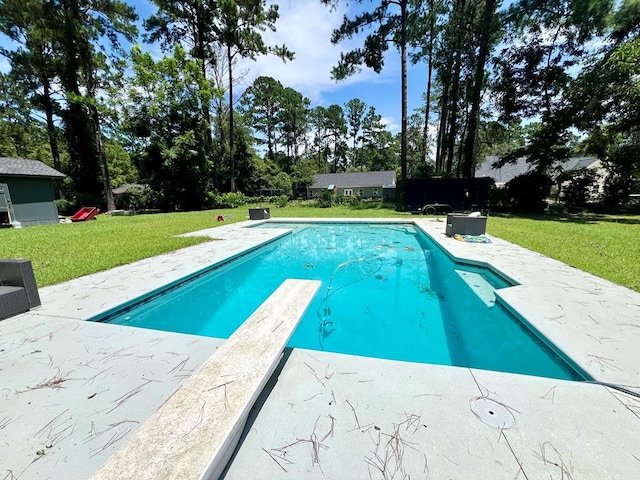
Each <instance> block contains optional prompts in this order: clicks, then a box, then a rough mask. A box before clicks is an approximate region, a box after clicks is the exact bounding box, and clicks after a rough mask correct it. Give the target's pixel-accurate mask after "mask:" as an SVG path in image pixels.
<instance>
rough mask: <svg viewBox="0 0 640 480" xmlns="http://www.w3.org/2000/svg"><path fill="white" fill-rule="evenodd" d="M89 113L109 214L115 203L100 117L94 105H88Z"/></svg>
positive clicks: (114, 207)
mask: <svg viewBox="0 0 640 480" xmlns="http://www.w3.org/2000/svg"><path fill="white" fill-rule="evenodd" d="M89 111H90V112H91V123H92V124H93V133H94V135H95V138H96V149H97V151H98V152H97V153H98V156H99V158H100V173H101V174H102V185H103V189H104V196H105V200H106V203H107V211H109V212H111V211H113V210H115V209H116V203H115V200H114V198H113V190H112V189H111V178H110V175H109V166H108V165H107V155H106V153H105V151H104V144H103V142H102V132H101V131H100V115H99V113H98V109H97V108H96V106H95V105H90V106H89Z"/></svg>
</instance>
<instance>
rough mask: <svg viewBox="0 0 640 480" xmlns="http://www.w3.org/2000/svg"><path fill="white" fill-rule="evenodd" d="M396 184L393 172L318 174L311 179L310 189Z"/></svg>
mask: <svg viewBox="0 0 640 480" xmlns="http://www.w3.org/2000/svg"><path fill="white" fill-rule="evenodd" d="M395 184H396V172H395V170H384V171H380V172H348V173H318V174H317V175H315V176H314V177H313V185H311V188H327V187H329V185H335V186H336V187H339V188H344V187H350V188H353V187H355V188H360V187H383V186H384V187H391V186H395Z"/></svg>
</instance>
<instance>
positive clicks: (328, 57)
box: [240, 0, 387, 104]
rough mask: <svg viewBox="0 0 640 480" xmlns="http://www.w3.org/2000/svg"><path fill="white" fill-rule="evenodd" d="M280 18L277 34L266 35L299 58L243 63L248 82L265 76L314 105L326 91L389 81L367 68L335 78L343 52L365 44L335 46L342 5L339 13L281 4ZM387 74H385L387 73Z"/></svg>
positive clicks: (313, 5)
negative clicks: (333, 39) (356, 84)
mask: <svg viewBox="0 0 640 480" xmlns="http://www.w3.org/2000/svg"><path fill="white" fill-rule="evenodd" d="M278 4H279V5H280V9H279V12H280V18H279V19H278V21H277V23H276V28H277V31H276V32H271V31H267V32H265V33H264V34H263V35H264V40H265V43H267V44H268V45H282V44H284V45H286V46H287V47H288V48H289V50H292V51H293V52H295V59H294V60H293V61H289V62H286V63H283V62H282V60H280V59H279V58H277V57H274V56H272V55H268V56H263V57H259V58H258V59H257V60H256V61H255V62H253V61H251V60H243V61H242V62H241V65H240V67H241V69H243V68H244V69H249V70H250V73H249V75H248V76H247V78H246V80H245V83H251V82H252V81H253V79H254V78H256V77H258V76H261V75H264V76H270V77H273V78H275V79H276V80H279V81H280V82H281V83H282V84H283V85H285V86H287V87H291V88H294V89H295V90H298V91H299V92H301V93H302V94H303V95H305V96H306V97H308V98H309V99H310V100H311V101H312V103H314V104H322V103H323V100H324V99H323V92H332V91H335V90H338V89H340V88H343V87H345V86H347V85H352V84H354V83H358V82H363V81H366V82H371V83H373V82H376V83H378V82H385V81H387V80H386V79H385V76H383V75H377V74H376V73H374V72H373V71H371V70H369V69H366V68H364V69H363V70H362V71H361V72H359V73H357V74H355V75H353V76H351V77H349V78H347V79H345V80H343V81H341V82H340V83H336V81H335V80H333V79H331V69H332V68H333V67H334V66H335V65H336V64H337V63H338V60H339V59H340V52H341V51H348V50H351V49H352V48H354V47H357V46H360V45H362V38H354V39H351V40H348V41H343V42H341V43H340V44H338V45H333V44H332V43H331V34H332V32H333V30H334V29H335V28H337V27H339V26H340V24H341V23H342V18H343V16H344V15H345V13H348V12H347V10H346V8H345V6H344V4H343V3H340V4H339V5H338V7H337V9H336V10H335V11H331V9H329V8H328V7H326V6H324V5H322V4H321V3H320V2H319V1H309V0H307V1H300V0H283V1H279V2H278ZM383 72H384V71H383Z"/></svg>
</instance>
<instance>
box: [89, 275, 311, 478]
mask: <svg viewBox="0 0 640 480" xmlns="http://www.w3.org/2000/svg"><path fill="white" fill-rule="evenodd" d="M319 287H320V282H319V281H315V280H291V279H289V280H285V281H284V282H283V283H282V285H280V287H278V289H277V290H276V291H275V292H274V293H273V294H272V295H271V296H270V297H269V298H268V299H267V300H266V301H265V302H264V303H263V304H262V305H261V306H260V307H259V308H258V309H257V310H256V311H255V312H254V313H253V314H252V315H251V316H250V317H249V318H248V319H247V320H246V321H245V322H244V323H243V324H242V325H241V326H240V327H239V328H238V329H237V330H236V331H235V332H234V333H233V335H231V337H229V339H228V340H226V341H225V342H224V343H223V344H222V345H221V346H220V347H219V348H218V349H217V350H216V351H215V353H213V354H212V355H211V357H209V359H208V360H207V361H206V362H205V363H204V364H203V365H202V367H201V368H200V370H198V371H197V372H195V373H194V374H193V375H192V376H191V377H189V378H188V379H187V381H185V383H184V384H183V385H182V386H181V387H180V388H179V389H178V390H177V391H176V392H175V393H174V394H173V396H171V397H170V398H169V399H168V400H167V401H166V402H165V403H164V404H163V405H162V406H161V407H160V408H159V409H158V410H157V411H156V412H155V413H154V414H153V415H152V416H151V417H150V418H149V419H148V420H147V421H146V422H145V423H144V424H143V425H142V426H141V427H140V428H139V429H138V430H137V431H136V432H135V433H134V434H133V435H132V437H131V438H130V439H129V440H128V441H127V442H125V444H124V445H122V447H121V448H120V449H119V450H118V451H116V453H115V454H114V455H112V456H111V457H110V458H109V459H108V460H107V461H106V462H105V463H104V464H103V465H102V466H101V467H100V468H99V469H98V470H97V471H96V472H95V474H94V475H93V477H92V478H93V479H94V480H115V479H118V480H120V479H135V480H142V479H171V480H178V479H216V478H218V477H219V476H220V474H221V473H222V472H223V470H224V468H225V466H226V464H227V462H228V461H229V458H230V457H231V454H232V453H233V450H234V448H235V446H236V444H237V442H238V439H239V438H240V435H241V433H242V430H243V428H244V425H245V423H246V420H247V417H248V415H249V411H250V409H251V407H252V406H253V404H254V403H255V402H256V400H257V398H258V396H259V395H260V393H261V392H262V389H263V388H264V386H265V384H266V383H267V381H268V380H269V377H270V376H271V374H272V373H273V371H274V370H275V368H276V366H277V365H278V362H279V361H280V359H281V357H282V353H283V351H284V348H285V346H286V344H287V342H288V341H289V338H290V337H291V335H292V334H293V331H294V330H295V329H296V327H297V325H298V323H299V321H300V318H301V317H302V315H303V314H304V312H305V310H306V309H307V307H308V306H309V304H310V303H311V300H312V299H313V296H314V295H315V293H316V292H317V290H318V288H319Z"/></svg>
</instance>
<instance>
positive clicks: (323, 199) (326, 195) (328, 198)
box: [318, 190, 335, 208]
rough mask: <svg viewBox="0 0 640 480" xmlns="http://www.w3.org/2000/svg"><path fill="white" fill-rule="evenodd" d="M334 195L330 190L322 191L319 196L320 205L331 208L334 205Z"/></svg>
mask: <svg viewBox="0 0 640 480" xmlns="http://www.w3.org/2000/svg"><path fill="white" fill-rule="evenodd" d="M334 199H335V197H334V195H333V193H331V192H330V191H329V190H325V191H324V192H322V195H321V196H319V197H318V207H320V208H329V207H331V206H332V205H333V202H334Z"/></svg>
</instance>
